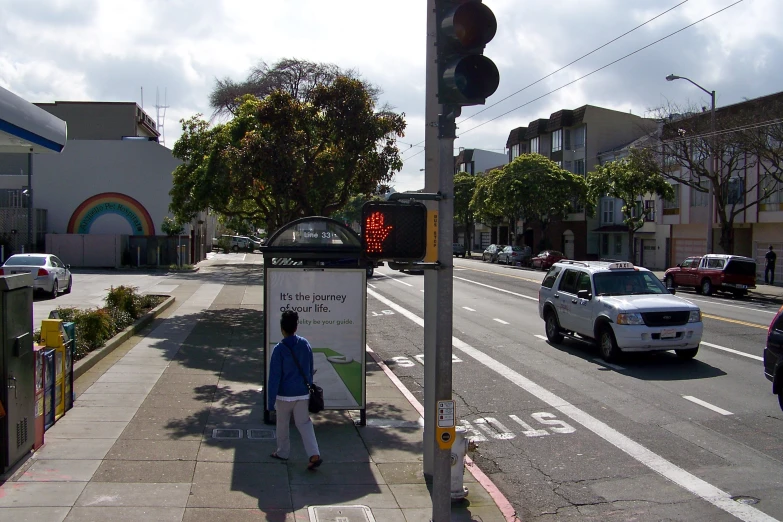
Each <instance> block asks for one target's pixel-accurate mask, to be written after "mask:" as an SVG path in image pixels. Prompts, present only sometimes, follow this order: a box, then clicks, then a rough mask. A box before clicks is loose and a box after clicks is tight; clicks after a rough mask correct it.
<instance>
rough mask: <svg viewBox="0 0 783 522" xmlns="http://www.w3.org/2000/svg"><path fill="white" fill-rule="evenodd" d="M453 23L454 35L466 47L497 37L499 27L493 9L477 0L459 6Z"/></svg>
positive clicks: (481, 43)
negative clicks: (476, 1)
mask: <svg viewBox="0 0 783 522" xmlns="http://www.w3.org/2000/svg"><path fill="white" fill-rule="evenodd" d="M451 23H452V24H453V26H452V31H453V34H454V37H455V38H456V39H457V40H458V41H459V42H460V44H461V45H462V46H463V47H464V48H466V49H470V48H473V47H478V46H480V45H486V44H487V43H488V42H489V41H490V40H492V39H493V38H494V37H495V33H496V32H497V29H498V23H497V20H496V19H495V14H494V13H493V12H492V10H491V9H490V8H489V7H487V6H486V5H484V4H480V3H475V2H468V3H465V4H462V5H460V6H459V7H457V9H456V11H455V12H454V16H453V18H452V19H451Z"/></svg>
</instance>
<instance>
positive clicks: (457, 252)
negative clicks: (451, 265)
mask: <svg viewBox="0 0 783 522" xmlns="http://www.w3.org/2000/svg"><path fill="white" fill-rule="evenodd" d="M466 252H467V251H466V250H465V245H463V244H462V243H452V244H451V254H452V255H454V256H457V257H465V254H466Z"/></svg>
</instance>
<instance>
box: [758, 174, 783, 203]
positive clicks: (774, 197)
mask: <svg viewBox="0 0 783 522" xmlns="http://www.w3.org/2000/svg"><path fill="white" fill-rule="evenodd" d="M761 190H762V191H763V192H762V194H763V193H767V194H768V196H767V197H765V198H764V199H763V200H762V201H761V203H762V204H771V205H776V204H779V203H783V183H781V182H779V181H777V180H775V178H773V177H772V176H769V175H767V176H764V180H763V181H762V184H761Z"/></svg>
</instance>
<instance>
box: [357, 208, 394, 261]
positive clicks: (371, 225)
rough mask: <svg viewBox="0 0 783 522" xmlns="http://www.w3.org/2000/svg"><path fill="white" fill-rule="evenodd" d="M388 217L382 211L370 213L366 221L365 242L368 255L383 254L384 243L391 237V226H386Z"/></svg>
mask: <svg viewBox="0 0 783 522" xmlns="http://www.w3.org/2000/svg"><path fill="white" fill-rule="evenodd" d="M385 221H386V216H385V215H384V213H383V212H381V211H375V212H372V213H370V215H369V216H367V217H366V218H365V220H364V240H365V242H366V245H367V248H366V251H367V252H368V253H377V254H380V253H381V252H383V242H384V241H386V238H387V237H389V232H391V230H392V228H394V227H392V226H391V225H386V224H385Z"/></svg>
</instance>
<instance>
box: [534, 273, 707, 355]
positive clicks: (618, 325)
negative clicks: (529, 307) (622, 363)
mask: <svg viewBox="0 0 783 522" xmlns="http://www.w3.org/2000/svg"><path fill="white" fill-rule="evenodd" d="M538 312H539V315H540V316H541V318H542V319H543V320H544V322H545V323H546V336H547V339H549V341H550V342H552V343H560V342H562V341H563V338H564V337H565V336H568V337H571V338H574V339H581V340H591V341H596V342H597V343H598V345H599V346H600V348H601V356H602V357H603V358H604V359H605V360H606V361H613V360H616V359H617V358H618V356H619V355H620V354H621V352H648V351H658V350H674V351H675V352H676V353H677V355H678V356H679V357H681V358H684V359H692V358H693V357H695V356H696V353H697V352H698V351H699V343H700V342H701V335H702V329H703V325H702V322H701V310H699V307H698V306H696V305H695V304H693V303H691V302H690V301H686V300H685V299H682V298H680V297H677V296H675V295H672V292H671V291H669V290H667V289H666V287H665V286H663V284H662V283H661V281H660V280H659V279H658V278H657V277H655V275H654V274H653V273H652V272H650V271H649V270H647V269H646V268H642V267H637V266H634V265H633V264H632V263H625V262H620V263H607V262H603V261H560V262H559V263H555V264H554V265H552V268H550V269H549V272H548V273H547V275H546V277H544V280H543V282H542V283H541V289H540V290H539V291H538Z"/></svg>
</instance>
